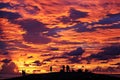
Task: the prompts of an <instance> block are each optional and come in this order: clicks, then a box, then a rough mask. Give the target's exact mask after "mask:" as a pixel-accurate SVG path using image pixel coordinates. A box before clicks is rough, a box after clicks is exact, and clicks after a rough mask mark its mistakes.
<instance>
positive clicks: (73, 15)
mask: <svg viewBox="0 0 120 80" xmlns="http://www.w3.org/2000/svg"><path fill="white" fill-rule="evenodd" d="M69 13H70V15H69V17H70V19H72V20H75V19H79V18H84V17H87V16H88V13H87V12H82V11H79V10H76V9H74V8H71V9H70V11H69Z"/></svg>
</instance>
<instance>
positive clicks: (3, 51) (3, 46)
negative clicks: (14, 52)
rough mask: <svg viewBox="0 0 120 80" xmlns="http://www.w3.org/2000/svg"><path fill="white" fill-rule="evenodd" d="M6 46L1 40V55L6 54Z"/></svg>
mask: <svg viewBox="0 0 120 80" xmlns="http://www.w3.org/2000/svg"><path fill="white" fill-rule="evenodd" d="M6 47H7V44H6V43H5V42H3V41H0V53H2V54H3V55H6V54H8V51H7V49H6Z"/></svg>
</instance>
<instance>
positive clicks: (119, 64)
mask: <svg viewBox="0 0 120 80" xmlns="http://www.w3.org/2000/svg"><path fill="white" fill-rule="evenodd" d="M111 65H117V66H120V62H119V63H116V64H111Z"/></svg>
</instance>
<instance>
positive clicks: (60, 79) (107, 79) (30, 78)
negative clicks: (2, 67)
mask: <svg viewBox="0 0 120 80" xmlns="http://www.w3.org/2000/svg"><path fill="white" fill-rule="evenodd" d="M6 80H120V78H117V77H111V76H107V75H101V74H93V73H78V72H70V73H67V72H66V73H46V74H30V75H26V76H22V77H17V78H11V79H6Z"/></svg>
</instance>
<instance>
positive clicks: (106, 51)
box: [89, 46, 120, 60]
mask: <svg viewBox="0 0 120 80" xmlns="http://www.w3.org/2000/svg"><path fill="white" fill-rule="evenodd" d="M101 50H103V51H102V52H99V53H97V54H92V55H91V56H89V58H90V59H93V58H95V59H98V60H108V59H113V58H117V56H118V55H120V46H110V47H105V48H102V49H101Z"/></svg>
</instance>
